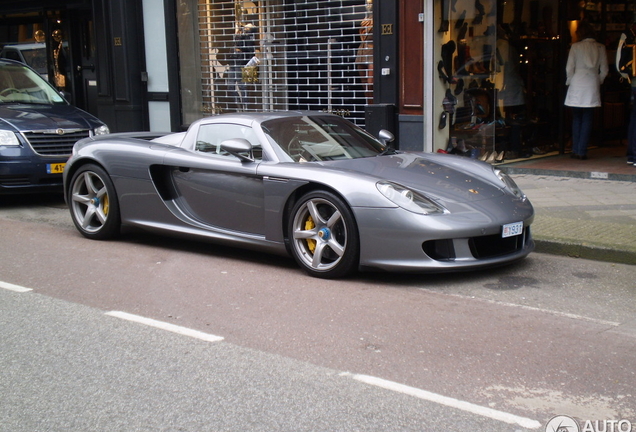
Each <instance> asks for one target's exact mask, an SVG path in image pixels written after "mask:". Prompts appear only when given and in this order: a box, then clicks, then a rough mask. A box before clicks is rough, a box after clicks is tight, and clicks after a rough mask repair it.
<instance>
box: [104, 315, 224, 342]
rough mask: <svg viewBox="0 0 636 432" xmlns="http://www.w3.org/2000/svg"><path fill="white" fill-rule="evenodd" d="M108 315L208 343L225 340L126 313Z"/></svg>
mask: <svg viewBox="0 0 636 432" xmlns="http://www.w3.org/2000/svg"><path fill="white" fill-rule="evenodd" d="M106 315H108V316H112V317H115V318H121V319H124V320H127V321H132V322H136V323H139V324H144V325H147V326H150V327H155V328H158V329H162V330H167V331H169V332H173V333H177V334H180V335H184V336H189V337H193V338H196V339H201V340H204V341H207V342H220V341H222V340H223V338H222V337H221V336H215V335H212V334H209V333H203V332H200V331H198V330H193V329H189V328H187V327H181V326H178V325H174V324H170V323H167V322H163V321H157V320H153V319H151V318H145V317H142V316H139V315H133V314H129V313H126V312H119V311H112V312H106Z"/></svg>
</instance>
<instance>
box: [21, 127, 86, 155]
mask: <svg viewBox="0 0 636 432" xmlns="http://www.w3.org/2000/svg"><path fill="white" fill-rule="evenodd" d="M24 136H25V137H26V139H27V140H28V141H29V143H30V144H31V147H33V150H34V151H35V152H36V153H37V154H39V155H42V156H69V155H70V154H71V152H72V151H73V145H74V144H75V143H76V142H77V141H78V140H80V139H82V138H87V137H88V136H89V132H88V130H74V131H72V132H68V133H65V134H62V135H60V134H58V133H55V132H53V131H51V132H48V131H46V132H25V133H24Z"/></svg>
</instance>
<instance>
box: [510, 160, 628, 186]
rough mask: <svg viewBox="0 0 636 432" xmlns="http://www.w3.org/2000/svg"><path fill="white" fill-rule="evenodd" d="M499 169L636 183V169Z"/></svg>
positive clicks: (521, 172) (514, 172) (511, 167)
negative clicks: (622, 171) (620, 171)
mask: <svg viewBox="0 0 636 432" xmlns="http://www.w3.org/2000/svg"><path fill="white" fill-rule="evenodd" d="M499 168H501V169H503V170H504V171H505V172H506V174H531V175H545V176H551V177H571V178H581V179H590V180H612V181H626V182H636V168H634V171H635V172H634V174H633V175H632V174H614V173H607V172H600V171H566V170H547V169H539V168H522V167H514V166H510V165H505V164H503V165H499Z"/></svg>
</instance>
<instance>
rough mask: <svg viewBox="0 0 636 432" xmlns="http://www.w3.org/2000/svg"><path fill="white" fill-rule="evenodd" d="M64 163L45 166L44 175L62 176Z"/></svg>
mask: <svg viewBox="0 0 636 432" xmlns="http://www.w3.org/2000/svg"><path fill="white" fill-rule="evenodd" d="M65 166H66V164H65V163H56V164H47V165H46V173H47V174H62V173H63V172H64V167H65Z"/></svg>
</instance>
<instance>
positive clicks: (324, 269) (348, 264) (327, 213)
mask: <svg viewBox="0 0 636 432" xmlns="http://www.w3.org/2000/svg"><path fill="white" fill-rule="evenodd" d="M289 223H290V225H289V238H290V241H291V249H292V253H293V256H294V258H295V259H296V261H297V262H298V264H300V266H301V267H303V268H304V269H305V270H306V271H307V273H309V274H310V275H311V276H316V277H321V278H338V277H343V276H345V275H347V274H349V273H351V272H352V271H353V270H355V268H356V267H357V265H358V259H359V258H358V256H359V249H360V246H359V241H358V229H357V227H356V223H355V220H354V218H353V214H352V213H351V210H350V209H349V207H348V206H347V205H346V204H345V203H344V202H343V201H342V200H341V199H340V198H338V197H337V196H335V195H334V194H332V193H329V192H326V191H316V192H310V193H308V194H306V195H305V196H303V197H302V198H301V199H300V200H299V201H298V202H297V203H296V205H295V206H294V208H293V209H292V212H291V217H290V222H289Z"/></svg>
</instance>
